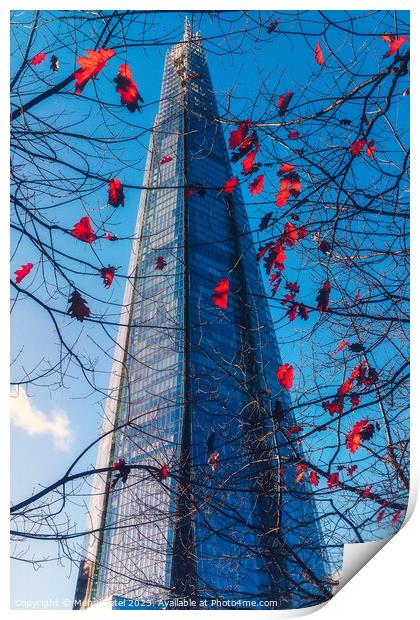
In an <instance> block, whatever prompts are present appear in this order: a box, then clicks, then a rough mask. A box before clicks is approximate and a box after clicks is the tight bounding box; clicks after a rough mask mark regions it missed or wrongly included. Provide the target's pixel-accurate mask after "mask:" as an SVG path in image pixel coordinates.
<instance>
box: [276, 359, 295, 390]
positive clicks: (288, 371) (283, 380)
mask: <svg viewBox="0 0 420 620" xmlns="http://www.w3.org/2000/svg"><path fill="white" fill-rule="evenodd" d="M294 374H295V369H294V368H293V366H291V365H290V364H282V365H281V366H280V368H279V369H278V370H277V372H276V377H277V380H278V382H279V383H280V385H281V386H283V387H284V389H285V390H290V388H291V387H292V385H293V377H294Z"/></svg>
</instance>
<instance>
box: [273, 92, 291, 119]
mask: <svg viewBox="0 0 420 620" xmlns="http://www.w3.org/2000/svg"><path fill="white" fill-rule="evenodd" d="M293 95H294V93H293V92H292V91H291V90H288V91H286V92H285V93H284V95H280V97H279V100H278V102H277V111H278V115H279V116H283V114H285V113H286V111H287V108H288V107H289V103H290V101H291V99H292V97H293Z"/></svg>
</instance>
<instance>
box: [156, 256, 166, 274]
mask: <svg viewBox="0 0 420 620" xmlns="http://www.w3.org/2000/svg"><path fill="white" fill-rule="evenodd" d="M166 265H167V262H166V260H165V259H164V258H163V256H158V257H157V259H156V263H155V269H160V271H162V269H164V268H165V267H166Z"/></svg>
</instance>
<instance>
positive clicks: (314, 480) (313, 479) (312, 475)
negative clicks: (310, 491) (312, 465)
mask: <svg viewBox="0 0 420 620" xmlns="http://www.w3.org/2000/svg"><path fill="white" fill-rule="evenodd" d="M309 482H310V483H311V484H312V485H313V486H314V487H317V486H318V484H319V476H318V474H317V473H316V471H311V473H310V474H309Z"/></svg>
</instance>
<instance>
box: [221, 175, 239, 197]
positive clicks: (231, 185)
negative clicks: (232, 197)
mask: <svg viewBox="0 0 420 620" xmlns="http://www.w3.org/2000/svg"><path fill="white" fill-rule="evenodd" d="M238 183H239V181H238V179H235V178H232V179H228V180H227V181H226V183H225V186H224V187H223V190H222V191H224V192H225V194H231V193H232V192H233V190H234V189H235V187H236V186H237V185H238Z"/></svg>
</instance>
